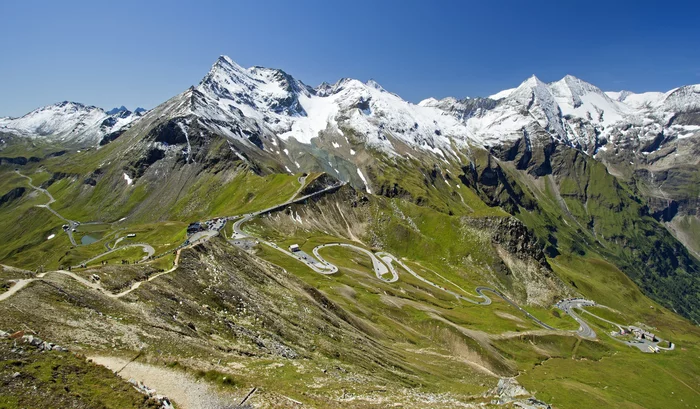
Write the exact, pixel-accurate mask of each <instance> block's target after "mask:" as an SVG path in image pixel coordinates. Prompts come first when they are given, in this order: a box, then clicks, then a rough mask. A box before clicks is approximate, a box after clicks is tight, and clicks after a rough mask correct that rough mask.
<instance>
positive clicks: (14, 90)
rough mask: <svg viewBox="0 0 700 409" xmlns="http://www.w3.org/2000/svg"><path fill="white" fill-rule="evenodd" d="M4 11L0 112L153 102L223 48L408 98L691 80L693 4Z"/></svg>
mask: <svg viewBox="0 0 700 409" xmlns="http://www.w3.org/2000/svg"><path fill="white" fill-rule="evenodd" d="M575 3H579V4H575ZM0 15H1V16H2V17H3V18H2V23H0V50H1V51H0V56H1V57H0V116H6V115H12V116H18V115H22V114H24V113H26V112H28V111H30V110H32V109H34V108H36V107H38V106H41V105H46V104H50V103H54V102H58V101H62V100H71V101H77V102H82V103H85V104H91V105H97V106H101V107H105V108H111V107H113V106H118V105H122V104H124V105H126V106H127V107H129V108H132V109H133V108H134V107H135V106H137V105H139V106H144V107H146V108H152V107H154V106H155V105H157V104H159V103H161V102H163V101H165V100H166V99H168V98H169V97H171V96H173V95H175V94H177V93H179V92H181V91H183V90H184V89H186V88H187V87H188V86H190V85H194V84H196V83H198V82H199V80H200V79H201V78H202V77H203V76H204V75H205V74H206V72H207V71H208V69H209V67H210V66H211V64H213V63H214V61H215V60H216V58H217V57H218V56H219V55H220V54H226V55H228V56H230V57H231V58H233V60H235V61H237V62H238V63H239V64H241V65H243V66H251V65H262V66H267V67H275V68H282V69H284V70H285V71H287V72H288V73H290V74H291V75H293V76H295V77H297V78H299V79H301V80H302V81H304V82H305V83H307V84H309V85H313V86H315V85H317V84H318V83H320V82H322V81H328V82H335V81H336V80H338V79H339V78H341V77H352V78H357V79H360V80H363V81H364V80H368V79H370V78H373V79H375V80H376V81H377V82H379V83H380V84H382V85H383V86H384V88H386V89H388V90H390V91H392V92H395V93H397V94H399V95H401V96H402V97H404V98H405V99H408V100H411V101H414V102H417V101H420V100H421V99H423V98H427V97H429V96H434V97H438V98H439V97H445V96H456V97H464V96H480V95H481V96H485V95H490V94H492V93H495V92H497V91H499V90H502V89H505V88H511V87H515V86H517V85H518V84H519V83H520V82H522V81H523V80H524V79H526V78H527V77H529V76H530V75H532V74H536V75H537V76H538V77H540V78H541V79H542V80H543V81H554V80H558V79H559V78H561V77H563V76H564V75H565V74H573V75H575V76H578V77H580V78H582V79H584V80H586V81H589V82H592V83H594V84H596V85H598V86H600V87H601V88H603V89H604V90H620V89H628V90H632V91H636V92H640V91H648V90H659V91H666V90H668V89H671V88H673V87H677V86H680V85H684V84H691V83H700V24H698V18H699V16H700V6H699V5H694V2H686V3H685V4H684V3H680V2H679V3H674V2H671V1H665V2H660V1H655V2H647V1H645V0H638V1H622V0H606V1H598V0H590V1H585V2H584V1H580V2H575V1H567V0H557V1H536V0H529V1H515V0H513V1H490V0H480V1H467V0H464V1H437V0H436V1H412V0H403V1H399V0H397V1H389V0H385V1H382V0H375V1H364V0H362V1H360V0H355V1H334V0H326V1H304V0H296V1H264V0H257V1H233V0H231V1H218V2H216V1H197V2H194V1H191V2H185V1H177V0H171V1H150V0H149V1H131V0H119V1H94V0H93V1H45V2H44V1H41V2H40V1H31V0H15V1H12V0H0Z"/></svg>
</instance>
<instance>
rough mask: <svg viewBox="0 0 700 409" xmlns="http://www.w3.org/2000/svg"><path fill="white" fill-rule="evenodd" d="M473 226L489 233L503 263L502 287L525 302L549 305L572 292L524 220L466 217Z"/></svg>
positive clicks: (500, 277) (466, 220) (465, 220)
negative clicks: (555, 270)
mask: <svg viewBox="0 0 700 409" xmlns="http://www.w3.org/2000/svg"><path fill="white" fill-rule="evenodd" d="M464 222H466V223H467V224H468V225H470V226H471V227H475V228H477V229H479V230H482V231H486V232H489V234H490V237H491V243H492V245H493V246H494V247H495V249H496V252H497V254H498V255H499V257H500V258H501V260H502V261H503V264H504V265H503V271H504V272H505V275H500V276H499V277H498V278H499V279H500V281H502V284H503V286H502V288H506V289H509V290H508V291H509V292H510V294H511V296H512V297H513V298H515V299H518V300H520V301H522V302H525V303H530V304H537V305H543V306H544V305H549V304H551V302H552V300H553V299H554V298H557V297H561V295H562V294H567V293H568V292H569V290H568V288H567V286H566V285H565V284H564V283H563V282H562V281H561V280H560V279H559V278H558V277H557V276H556V274H554V273H553V271H552V269H551V267H550V265H549V263H548V262H547V258H546V256H545V253H544V249H543V246H542V243H541V242H540V241H539V240H538V239H537V237H536V236H535V235H534V233H533V232H532V231H530V230H529V229H528V228H527V227H526V226H525V225H524V224H523V223H522V222H521V221H520V220H518V219H516V218H513V217H505V218H504V217H486V218H479V219H472V218H465V219H464Z"/></svg>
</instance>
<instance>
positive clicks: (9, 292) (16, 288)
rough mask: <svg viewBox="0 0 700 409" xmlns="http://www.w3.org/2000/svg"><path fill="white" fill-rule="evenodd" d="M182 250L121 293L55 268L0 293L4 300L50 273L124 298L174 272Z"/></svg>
mask: <svg viewBox="0 0 700 409" xmlns="http://www.w3.org/2000/svg"><path fill="white" fill-rule="evenodd" d="M181 251H182V249H179V250H177V253H176V254H175V261H174V264H173V266H172V267H171V268H170V269H169V270H166V271H161V272H159V273H157V274H154V275H152V276H150V277H148V278H147V279H146V280H143V281H137V282H135V283H134V284H132V285H131V287H130V288H128V289H127V290H124V291H122V292H120V293H116V294H115V293H111V292H109V291H107V290H106V289H105V288H104V287H102V284H101V283H94V282H92V281H89V280H87V279H85V278H83V277H80V276H79V275H77V274H75V273H73V272H72V271H66V270H55V271H48V272H45V273H41V274H37V276H36V277H35V278H23V279H20V280H17V281H15V285H13V286H12V287H10V289H9V290H7V291H5V292H4V293H2V294H0V301H4V300H6V299H8V298H10V297H11V296H13V295H14V294H15V293H17V292H19V290H21V289H22V288H24V287H26V286H27V285H28V284H29V283H31V282H34V281H41V280H42V279H43V278H44V277H46V275H48V274H63V275H65V276H68V277H70V278H72V279H73V280H75V281H77V282H79V283H80V284H82V285H84V286H85V287H88V288H92V289H93V290H97V291H99V292H101V293H102V294H104V295H106V296H107V297H110V298H122V297H124V296H125V295H127V294H129V293H131V292H132V291H134V290H136V289H137V288H139V287H141V284H143V283H144V282H148V281H153V280H155V279H156V278H158V277H160V276H163V275H165V274H169V273H172V272H173V271H175V270H176V269H177V268H178V267H179V264H180V252H181Z"/></svg>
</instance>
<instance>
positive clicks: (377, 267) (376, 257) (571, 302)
mask: <svg viewBox="0 0 700 409" xmlns="http://www.w3.org/2000/svg"><path fill="white" fill-rule="evenodd" d="M16 172H17V174H19V175H20V176H22V177H25V178H27V179H28V180H29V185H30V186H31V187H32V188H34V189H36V190H38V191H40V192H42V193H44V194H46V195H47V196H48V197H49V202H48V203H47V204H45V205H37V206H39V207H45V208H47V209H49V210H50V211H51V212H52V213H54V214H55V215H56V216H58V217H59V218H61V219H62V220H65V221H67V222H69V224H70V225H71V229H72V228H73V227H72V226H73V225H74V224H75V225H77V222H74V221H71V220H68V219H66V218H64V217H62V216H61V215H59V214H58V213H57V212H55V211H54V210H53V209H51V208H50V207H49V205H50V204H51V203H53V202H54V201H55V200H54V198H53V196H52V195H51V193H49V192H48V191H47V190H45V189H42V188H39V187H36V186H34V185H33V184H32V179H31V178H30V177H29V176H25V175H22V174H21V173H20V172H19V171H16ZM299 182H300V184H301V186H300V187H299V189H297V191H296V192H295V193H294V195H292V197H291V198H290V199H289V200H287V201H285V202H284V203H281V204H278V205H275V206H272V207H269V208H267V209H263V210H260V211H257V212H252V213H247V214H244V215H238V216H230V217H226V218H224V219H225V220H234V219H237V220H236V221H235V222H234V224H233V234H232V239H233V240H240V239H255V240H256V241H257V242H259V243H262V244H264V245H267V246H269V247H271V248H273V249H275V250H277V251H280V252H282V253H284V254H285V255H287V256H289V257H292V258H295V259H297V260H299V261H301V262H303V263H304V264H306V265H307V266H308V267H309V268H311V269H312V270H313V271H315V272H317V273H319V274H323V275H332V274H335V273H337V272H338V271H339V269H338V266H336V265H334V264H333V263H331V262H329V261H328V260H326V259H325V258H323V256H322V255H321V254H320V250H322V249H324V248H328V247H343V248H348V249H351V250H353V251H357V252H360V253H363V254H365V255H366V256H368V257H369V258H370V260H371V261H372V269H373V271H374V274H375V276H376V277H377V279H379V280H381V281H383V282H385V283H395V282H397V281H398V279H399V273H398V271H397V270H396V268H395V267H394V264H398V265H399V266H401V267H402V268H403V269H404V270H405V271H406V272H408V273H409V274H410V275H412V276H413V277H415V278H416V279H418V280H420V281H421V282H423V283H425V284H427V285H429V286H432V287H434V288H436V289H439V290H441V291H444V292H445V293H447V294H450V295H452V296H454V297H455V298H457V299H459V300H464V301H466V302H470V303H473V304H477V305H490V304H491V303H492V301H491V298H490V297H489V296H487V295H486V294H485V292H490V293H492V294H494V295H496V296H497V297H499V298H501V299H503V300H504V301H505V302H506V303H508V304H509V305H511V306H512V307H514V308H516V309H518V310H519V311H520V312H522V313H523V314H524V315H525V316H526V317H527V318H529V319H530V320H532V321H533V322H535V323H536V324H538V325H539V326H541V327H543V328H545V329H548V330H557V329H556V328H554V327H552V326H550V325H548V324H546V323H545V322H543V321H542V320H540V319H538V318H537V317H535V316H534V315H532V314H530V313H529V312H528V311H526V310H525V309H523V308H522V307H520V306H519V305H518V304H516V303H515V302H514V301H512V300H511V299H509V298H508V297H507V296H505V295H504V294H503V293H501V292H500V291H498V290H496V289H494V288H491V287H485V286H478V287H476V289H475V292H476V294H477V296H478V297H480V300H475V299H473V298H470V297H469V296H466V295H464V294H460V293H458V292H456V291H453V290H450V289H447V288H445V287H444V286H441V285H438V284H436V283H434V282H432V281H430V280H428V279H427V278H425V277H423V276H421V275H420V274H418V273H416V272H415V271H414V270H413V269H411V268H410V267H408V266H407V265H406V263H404V262H403V261H401V260H400V259H399V258H397V257H396V256H394V255H393V254H391V253H387V252H384V251H379V252H372V251H370V250H368V249H366V248H363V247H359V246H356V245H354V244H349V243H326V244H321V245H318V246H316V247H314V248H313V249H312V253H313V255H314V257H315V258H316V260H313V257H310V256H308V255H307V254H306V253H303V252H292V251H288V250H286V249H283V248H281V247H279V246H278V245H277V244H275V243H273V242H271V241H267V240H264V239H262V238H260V237H256V236H254V235H251V234H249V233H246V232H245V231H243V228H242V226H243V224H244V223H246V222H248V221H250V220H251V219H253V218H254V217H256V216H260V215H263V214H266V213H270V212H272V211H275V210H278V209H280V208H283V207H285V206H288V205H290V204H293V203H299V202H302V201H304V200H306V199H309V198H311V197H314V196H317V195H320V194H323V193H326V192H329V191H332V190H335V189H338V188H340V187H342V186H343V185H344V184H345V183H340V184H337V185H333V186H329V187H326V188H325V189H322V190H320V191H318V192H314V193H311V194H308V195H305V196H302V197H299V198H296V196H298V195H299V193H300V192H301V191H302V190H303V188H304V186H305V182H306V177H303V176H302V177H300V178H299ZM222 227H223V226H220V228H219V229H218V230H220V229H221V228H222ZM218 230H216V231H213V230H212V231H210V230H207V231H204V232H202V234H200V235H197V236H194V235H193V236H192V237H190V239H189V240H187V241H186V242H185V243H184V244H183V245H181V246H180V247H178V249H177V251H176V256H175V261H174V263H173V267H172V268H171V269H169V270H167V271H163V272H160V273H158V274H155V275H153V276H151V277H149V278H148V279H147V280H144V281H138V282H136V283H134V284H132V286H131V287H130V288H129V289H127V290H124V291H122V292H120V293H111V292H109V291H107V290H105V289H104V288H103V287H102V285H101V284H100V283H99V282H91V281H88V280H86V279H84V278H82V277H80V276H78V275H76V274H75V273H72V272H70V271H64V270H58V271H53V272H49V273H56V274H64V275H67V276H69V277H71V278H73V279H74V280H76V281H78V282H79V283H80V284H82V285H84V286H86V287H88V288H92V289H95V290H98V291H100V292H102V293H104V294H105V295H106V296H108V297H111V298H121V297H124V296H125V295H127V294H130V293H131V292H132V291H134V290H136V289H137V288H139V287H140V286H141V284H142V283H144V282H146V281H152V280H154V279H156V278H158V277H161V276H163V275H165V274H168V273H171V272H172V271H175V270H176V269H177V267H178V265H179V260H180V253H181V251H182V249H184V248H186V247H191V246H193V245H194V244H195V243H197V242H199V241H206V240H208V239H210V238H211V237H213V236H215V235H217V234H218ZM68 235H69V237H70V238H71V242H72V243H74V244H75V242H74V240H73V237H72V234H71V232H70V231H68ZM118 242H119V240H117V242H115V248H111V249H110V250H108V251H106V252H104V253H102V254H100V255H98V256H95V257H93V258H91V259H89V260H86V261H84V262H83V263H81V264H87V263H89V262H91V261H94V260H97V259H99V258H100V257H103V256H105V255H107V254H109V253H112V252H114V251H117V250H121V249H124V248H127V247H134V246H140V247H142V248H143V249H144V252H146V253H147V255H146V256H145V257H144V258H143V259H142V262H143V261H145V260H147V259H149V258H150V257H151V256H153V254H154V253H155V250H154V249H153V247H152V246H150V245H148V244H146V243H134V244H128V245H126V246H121V247H116V244H117V243H118ZM108 248H109V247H108ZM49 273H42V274H39V275H37V277H36V278H30V279H19V280H16V281H15V285H14V286H12V287H11V288H10V289H9V290H7V291H6V292H4V293H2V294H0V301H3V300H6V299H8V298H10V297H12V296H13V295H14V294H16V293H17V292H18V291H20V290H21V289H22V288H24V287H26V286H27V285H28V284H29V283H31V282H33V281H37V280H42V279H43V278H44V277H45V276H46V275H47V274H49ZM388 274H390V275H391V277H387V275H388ZM436 274H437V273H436ZM438 276H439V274H438ZM440 277H442V276H440ZM443 279H444V277H443ZM445 280H446V281H449V280H447V279H445ZM450 283H452V282H450ZM452 284H453V285H455V286H456V287H458V286H457V285H456V284H454V283H452ZM458 288H459V287H458ZM460 290H462V289H461V288H460ZM462 291H464V290H462ZM593 305H595V303H594V302H593V301H589V300H584V299H566V300H562V301H560V302H558V303H557V304H556V307H557V308H559V309H561V310H562V311H564V312H565V313H566V314H568V315H569V316H571V317H572V318H573V319H574V320H576V322H578V324H579V329H578V330H577V331H575V332H576V334H577V335H578V336H580V337H582V338H588V339H595V338H596V333H595V331H593V329H592V328H591V327H590V325H589V324H588V323H587V322H586V321H585V320H584V319H582V318H581V317H580V316H579V315H578V314H577V313H576V312H575V311H574V309H577V308H578V309H580V310H581V311H584V312H587V313H588V311H585V310H583V307H587V306H593ZM591 315H594V314H591ZM594 316H595V315H594ZM596 317H597V316H596ZM598 318H599V317H598ZM605 321H607V320H605ZM607 322H610V321H607ZM610 323H611V324H614V325H617V326H619V327H620V328H622V326H620V325H619V324H616V323H612V322H610ZM561 331H564V330H561ZM566 332H572V331H566ZM618 341H621V340H618ZM621 342H625V343H627V344H629V345H633V346H636V347H638V348H639V349H640V350H642V351H644V352H648V351H645V348H646V347H648V345H647V344H650V343H648V342H647V343H643V345H642V344H640V345H635V344H634V343H632V342H627V341H621ZM637 343H640V342H637ZM655 344H658V342H657V343H655ZM654 346H656V345H654ZM649 349H650V350H652V348H649ZM657 349H666V348H657ZM670 349H673V346H671V348H670Z"/></svg>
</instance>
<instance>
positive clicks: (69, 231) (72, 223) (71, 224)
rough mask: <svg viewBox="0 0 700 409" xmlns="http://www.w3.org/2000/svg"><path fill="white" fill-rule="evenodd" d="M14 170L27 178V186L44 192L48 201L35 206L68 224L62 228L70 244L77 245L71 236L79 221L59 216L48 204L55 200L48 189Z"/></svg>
mask: <svg viewBox="0 0 700 409" xmlns="http://www.w3.org/2000/svg"><path fill="white" fill-rule="evenodd" d="M15 172H16V173H17V174H18V175H20V176H22V177H23V178H26V179H27V180H28V183H29V186H30V187H31V188H32V189H34V190H36V191H38V192H40V193H43V194H45V195H46V196H48V198H49V201H48V202H47V203H46V204H43V205H36V207H43V208H44V209H47V210H48V211H50V212H51V213H53V214H54V216H56V217H58V218H59V219H61V220H63V221H64V222H66V224H67V225H68V228H67V229H63V230H64V231H65V232H66V233H67V234H68V238H69V239H70V242H71V244H72V245H74V246H77V245H78V244H77V243H76V242H75V239H74V238H73V229H75V228H77V227H78V225H79V224H80V223H78V222H76V221H74V220H69V219H66V218H65V217H63V216H61V215H60V214H59V213H58V212H57V211H55V210H54V209H52V208H51V207H50V206H51V204H52V203H54V202H55V201H56V199H54V198H53V195H52V194H51V193H50V192H49V191H48V190H46V189H43V188H40V187H38V186H34V184H33V183H32V182H33V181H32V178H31V177H29V176H27V175H23V174H22V173H20V171H19V170H15Z"/></svg>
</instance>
